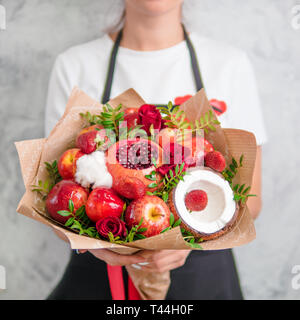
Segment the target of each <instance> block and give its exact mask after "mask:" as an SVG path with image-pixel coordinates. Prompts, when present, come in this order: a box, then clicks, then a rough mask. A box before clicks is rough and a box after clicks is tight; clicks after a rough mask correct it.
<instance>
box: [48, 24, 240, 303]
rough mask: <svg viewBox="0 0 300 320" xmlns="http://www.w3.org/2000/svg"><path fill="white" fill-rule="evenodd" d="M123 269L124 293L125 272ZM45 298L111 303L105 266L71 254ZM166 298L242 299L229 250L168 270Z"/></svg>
mask: <svg viewBox="0 0 300 320" xmlns="http://www.w3.org/2000/svg"><path fill="white" fill-rule="evenodd" d="M183 31H184V37H185V41H186V43H187V47H188V50H189V53H190V58H191V64H192V69H193V75H194V79H195V84H196V88H197V91H199V90H200V89H201V88H202V87H203V84H202V79H201V74H200V71H199V66H198V62H197V58H196V54H195V50H194V48H193V45H192V43H191V40H190V39H189V36H188V34H187V32H186V31H185V29H184V28H183ZM121 39H122V30H121V31H120V32H119V33H118V36H117V39H116V41H115V44H114V46H113V48H112V52H111V56H110V61H109V68H108V73H107V78H106V84H105V88H104V91H103V95H102V99H101V102H102V104H104V103H106V102H107V101H109V99H110V93H111V87H112V83H113V76H114V70H115V66H116V58H117V53H118V49H119V46H120V42H121ZM122 269H123V278H124V282H125V292H126V293H127V292H128V290H127V286H128V283H127V279H128V275H127V271H126V269H125V268H122ZM48 299H55V300H57V299H59V300H61V299H67V300H68V299H96V300H111V299H112V297H111V293H110V287H109V282H108V275H107V269H106V263H105V262H103V261H101V260H99V259H97V258H95V257H94V256H93V255H92V254H90V253H89V252H87V253H84V254H79V255H78V254H76V253H75V252H73V253H72V255H71V259H70V262H69V264H68V266H67V268H66V270H65V273H64V275H63V277H62V279H61V281H60V282H59V284H58V285H57V287H56V288H55V289H54V291H53V292H52V293H51V294H50V296H49V297H48ZM166 299H170V300H180V299H182V300H232V299H234V300H240V299H243V296H242V292H241V289H240V285H239V279H238V275H237V271H236V267H235V263H234V258H233V255H232V251H231V250H216V251H192V252H191V253H190V255H189V256H188V258H187V260H186V263H185V265H184V266H182V267H180V268H177V269H175V270H172V271H171V286H170V288H169V291H168V294H167V297H166Z"/></svg>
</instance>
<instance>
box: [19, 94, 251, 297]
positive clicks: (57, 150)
mask: <svg viewBox="0 0 300 320" xmlns="http://www.w3.org/2000/svg"><path fill="white" fill-rule="evenodd" d="M109 103H110V104H111V105H112V106H117V105H119V104H120V103H122V104H123V105H124V106H126V107H131V108H139V107H140V106H141V105H142V104H144V103H145V102H144V101H143V99H142V98H141V97H140V96H139V95H138V94H137V93H136V92H135V91H134V90H133V89H129V90H127V91H125V92H124V93H122V94H121V95H119V96H118V97H116V98H114V99H112V100H110V101H109ZM181 108H182V109H183V110H185V112H186V114H187V117H188V118H189V119H192V120H195V119H198V118H199V117H200V116H201V115H203V114H204V113H205V112H207V111H209V110H211V107H210V105H209V102H208V100H207V98H206V95H205V92H204V90H203V89H202V90H200V91H199V92H198V93H197V94H195V95H194V96H193V97H192V98H190V99H189V100H188V101H186V102H185V103H184V104H183V105H182V106H181ZM101 109H102V105H101V104H100V103H98V102H96V101H95V100H93V99H91V98H90V97H89V96H87V95H86V94H85V93H84V92H82V91H81V90H79V89H78V88H74V89H73V91H72V94H71V96H70V98H69V101H68V103H67V106H66V109H65V112H64V115H63V116H62V118H61V119H60V120H59V122H58V123H57V125H56V126H55V128H54V129H53V130H52V132H51V133H50V135H49V137H48V138H46V139H36V140H29V141H20V142H16V143H15V145H16V148H17V151H18V154H19V160H20V165H21V171H22V176H23V180H24V185H25V188H26V192H25V194H24V195H23V197H22V199H21V201H20V203H19V205H18V208H17V212H19V213H21V214H24V215H26V216H27V217H29V218H32V219H34V220H37V221H39V222H41V223H44V224H46V225H49V226H51V227H52V228H54V229H55V230H56V231H58V232H61V233H62V234H63V235H64V237H65V238H66V239H68V241H69V242H70V245H71V248H72V249H101V248H106V249H110V250H112V251H115V252H118V253H120V254H133V253H135V252H137V251H138V250H141V249H146V250H159V249H176V250H180V249H190V247H189V246H188V245H187V244H186V242H185V241H184V240H183V238H182V236H181V232H180V228H179V227H177V228H174V229H172V230H170V231H167V232H164V233H163V234H160V235H157V236H154V237H151V238H147V239H143V240H138V241H135V242H132V243H129V244H124V245H118V244H112V243H109V242H107V241H103V240H97V239H92V238H89V237H87V236H80V235H79V234H77V233H75V232H73V231H70V230H68V229H66V228H65V227H64V226H63V225H61V224H59V223H57V222H56V221H54V220H52V219H51V218H50V216H49V215H48V214H47V212H46V210H45V204H44V201H42V199H41V197H40V196H39V195H38V194H37V193H36V192H32V191H31V186H32V185H34V184H37V182H38V180H45V179H46V178H47V172H46V169H45V166H44V162H45V161H48V162H52V161H54V160H58V159H59V157H60V156H61V154H62V153H63V152H64V151H65V150H66V149H68V148H71V147H73V146H74V143H75V138H76V135H77V134H78V132H79V131H80V130H81V129H82V128H83V127H84V126H86V121H85V120H84V119H82V118H81V117H80V115H79V114H80V113H81V112H84V113H85V112H86V111H89V112H91V113H92V114H93V113H97V114H99V112H100V111H101ZM216 127H217V130H216V131H215V132H209V134H208V135H207V136H206V137H207V138H208V140H209V141H210V142H211V143H212V144H213V146H214V147H215V149H216V150H218V151H220V152H222V153H223V155H224V156H225V158H226V160H227V163H228V162H231V157H232V156H234V157H235V158H237V159H238V158H239V157H240V156H241V154H244V165H243V167H242V168H241V169H240V170H239V175H238V176H237V177H236V181H235V182H236V183H239V182H240V183H245V184H248V185H251V182H252V175H253V169H254V164H255V157H256V141H255V137H254V135H253V134H252V133H250V132H247V131H242V130H235V129H222V128H221V126H216ZM253 239H255V228H254V224H253V221H252V218H251V216H250V214H249V211H248V208H247V206H244V207H241V208H240V209H239V212H238V218H237V219H236V222H235V223H234V225H233V227H232V228H231V229H230V230H229V231H228V232H227V233H226V234H225V235H223V236H221V237H220V238H218V239H215V240H210V241H207V242H203V243H202V244H201V245H202V248H203V249H204V250H217V249H227V248H233V247H237V246H240V245H243V244H246V243H248V242H250V241H252V240H253ZM194 250H197V249H194ZM127 270H128V273H129V275H130V276H131V278H132V281H133V283H134V284H135V286H136V287H137V289H138V291H139V293H140V295H141V297H142V298H143V299H149V300H156V299H164V298H165V296H166V294H167V291H168V288H169V285H170V273H169V272H165V273H153V274H152V273H150V274H149V273H145V272H143V270H142V269H141V270H137V269H134V268H132V267H127Z"/></svg>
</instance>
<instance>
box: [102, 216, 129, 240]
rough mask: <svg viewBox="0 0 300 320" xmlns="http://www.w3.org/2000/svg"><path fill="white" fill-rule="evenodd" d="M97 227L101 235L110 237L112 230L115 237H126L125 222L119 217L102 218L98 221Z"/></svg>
mask: <svg viewBox="0 0 300 320" xmlns="http://www.w3.org/2000/svg"><path fill="white" fill-rule="evenodd" d="M96 229H97V231H98V233H99V234H100V236H101V237H103V238H107V239H108V238H109V236H108V234H109V233H110V232H111V233H112V234H113V236H114V237H118V236H119V237H120V238H125V237H126V225H125V222H124V221H122V220H121V219H119V218H117V217H106V218H103V219H100V220H98V221H97V223H96Z"/></svg>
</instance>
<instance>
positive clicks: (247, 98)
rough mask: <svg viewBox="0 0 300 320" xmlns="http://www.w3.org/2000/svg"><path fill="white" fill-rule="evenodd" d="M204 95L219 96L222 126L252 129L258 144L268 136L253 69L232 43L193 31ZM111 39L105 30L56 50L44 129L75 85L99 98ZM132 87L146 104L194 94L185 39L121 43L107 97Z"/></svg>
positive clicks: (60, 111)
mask: <svg viewBox="0 0 300 320" xmlns="http://www.w3.org/2000/svg"><path fill="white" fill-rule="evenodd" d="M190 39H191V41H192V43H193V45H194V48H195V51H196V54H197V58H198V62H199V67H200V72H201V76H202V80H203V84H204V88H205V91H206V94H207V96H208V99H218V100H223V101H225V102H226V103H227V111H226V112H225V113H223V114H222V115H220V116H219V120H220V121H221V125H222V127H224V128H237V129H244V130H248V131H252V132H253V133H254V134H255V136H256V139H257V143H258V145H261V144H263V143H265V142H266V140H267V137H266V132H265V128H264V123H263V118H262V113H261V109H260V103H259V98H258V92H257V88H256V82H255V77H254V73H253V69H252V67H251V64H250V62H249V59H248V57H247V55H246V54H245V53H244V52H243V51H241V50H239V49H236V48H233V47H231V46H228V45H225V44H222V43H219V42H217V41H214V40H211V39H208V38H205V37H202V36H198V35H196V34H191V35H190ZM112 46H113V41H112V40H111V39H110V37H109V36H108V35H104V36H102V37H101V38H99V39H96V40H94V41H91V42H88V43H85V44H82V45H79V46H75V47H72V48H70V49H68V50H67V51H65V52H64V53H62V54H60V55H59V56H58V57H57V59H56V61H55V64H54V68H53V70H52V74H51V78H50V83H49V90H48V99H47V106H46V117H45V130H46V135H48V134H49V132H50V131H51V130H52V128H53V127H54V125H55V124H56V122H57V121H58V120H59V118H60V117H61V116H62V114H63V112H64V109H65V106H66V103H67V100H68V97H69V95H70V93H71V91H72V89H73V87H74V86H78V87H79V88H80V89H82V90H83V91H85V92H86V93H87V94H88V95H89V96H91V97H92V98H94V99H96V100H98V101H100V100H101V96H102V93H103V89H104V84H105V79H106V75H107V69H108V63H109V58H110V53H111V49H112ZM128 88H134V89H135V90H136V91H137V92H138V93H139V94H140V95H141V96H142V97H143V99H144V100H145V101H146V102H147V103H149V104H167V103H168V101H170V100H171V101H173V102H174V101H175V99H176V98H177V97H182V96H185V95H188V94H189V95H193V94H195V93H196V85H195V81H194V77H193V73H192V67H191V62H190V55H189V51H188V49H187V45H186V42H185V41H183V42H181V43H179V44H177V45H175V46H173V47H170V48H167V49H163V50H156V51H135V50H130V49H127V48H123V47H120V48H119V52H118V56H117V62H116V68H115V74H114V81H113V85H112V91H111V98H113V97H115V96H117V95H119V94H120V93H122V92H123V91H125V90H127V89H128Z"/></svg>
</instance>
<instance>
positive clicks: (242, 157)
mask: <svg viewBox="0 0 300 320" xmlns="http://www.w3.org/2000/svg"><path fill="white" fill-rule="evenodd" d="M243 160H244V155H243V154H242V155H241V157H240V167H242V166H243Z"/></svg>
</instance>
